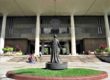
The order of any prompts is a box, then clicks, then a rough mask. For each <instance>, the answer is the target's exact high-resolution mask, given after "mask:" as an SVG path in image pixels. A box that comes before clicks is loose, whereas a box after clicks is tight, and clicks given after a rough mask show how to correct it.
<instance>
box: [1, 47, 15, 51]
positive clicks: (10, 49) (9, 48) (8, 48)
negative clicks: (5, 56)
mask: <svg viewBox="0 0 110 80" xmlns="http://www.w3.org/2000/svg"><path fill="white" fill-rule="evenodd" d="M2 50H3V51H4V52H12V51H13V50H14V48H12V47H5V48H3V49H2Z"/></svg>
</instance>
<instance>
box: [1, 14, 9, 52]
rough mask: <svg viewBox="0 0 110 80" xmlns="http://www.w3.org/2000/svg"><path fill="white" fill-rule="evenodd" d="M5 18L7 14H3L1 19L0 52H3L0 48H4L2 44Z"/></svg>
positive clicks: (3, 41)
mask: <svg viewBox="0 0 110 80" xmlns="http://www.w3.org/2000/svg"><path fill="white" fill-rule="evenodd" d="M6 18H7V15H6V14H4V15H3V20H2V28H1V36H0V54H2V53H3V51H2V49H3V48H4V44H5V28H6Z"/></svg>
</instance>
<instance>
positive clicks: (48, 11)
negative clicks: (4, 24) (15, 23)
mask: <svg viewBox="0 0 110 80" xmlns="http://www.w3.org/2000/svg"><path fill="white" fill-rule="evenodd" d="M104 13H108V14H109V13H110V0H0V15H2V14H8V15H9V16H29V15H31V16H33V15H36V14H41V15H64V16H65V15H70V14H74V15H104Z"/></svg>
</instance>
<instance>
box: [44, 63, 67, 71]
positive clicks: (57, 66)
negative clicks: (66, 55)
mask: <svg viewBox="0 0 110 80" xmlns="http://www.w3.org/2000/svg"><path fill="white" fill-rule="evenodd" d="M46 68H47V69H52V70H63V69H66V68H67V62H63V63H51V62H48V63H46Z"/></svg>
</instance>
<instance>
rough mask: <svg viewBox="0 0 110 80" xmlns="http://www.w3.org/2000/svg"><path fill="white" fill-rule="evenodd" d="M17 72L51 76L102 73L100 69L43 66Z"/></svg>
mask: <svg viewBox="0 0 110 80" xmlns="http://www.w3.org/2000/svg"><path fill="white" fill-rule="evenodd" d="M14 72H15V73H16V74H25V75H33V76H49V77H50V76H51V77H64V76H90V75H91V76H92V75H98V74H100V73H102V71H99V70H93V69H83V68H70V69H64V70H48V69H41V68H27V69H19V70H16V71H14Z"/></svg>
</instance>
